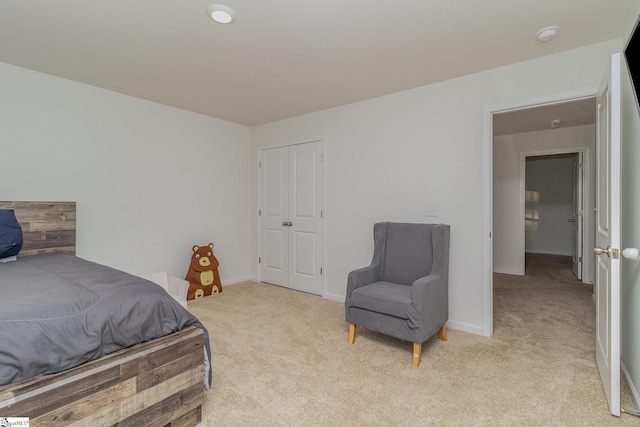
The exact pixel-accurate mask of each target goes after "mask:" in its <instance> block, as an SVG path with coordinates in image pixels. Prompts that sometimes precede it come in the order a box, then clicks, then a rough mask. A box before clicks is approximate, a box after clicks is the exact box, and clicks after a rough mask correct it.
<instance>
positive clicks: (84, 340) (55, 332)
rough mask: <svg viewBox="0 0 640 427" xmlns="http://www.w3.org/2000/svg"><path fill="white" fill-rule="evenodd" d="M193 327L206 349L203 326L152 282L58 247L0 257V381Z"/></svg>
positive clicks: (68, 364) (55, 368)
mask: <svg viewBox="0 0 640 427" xmlns="http://www.w3.org/2000/svg"><path fill="white" fill-rule="evenodd" d="M191 325H194V326H197V327H198V328H200V329H202V330H203V331H204V333H205V348H206V350H207V354H208V355H211V350H210V347H209V336H208V333H207V330H206V329H205V327H204V326H203V325H202V324H201V323H200V322H199V321H198V319H196V318H195V317H194V316H193V315H191V314H190V313H189V312H188V311H187V310H185V309H184V308H183V307H182V306H181V305H180V304H179V303H178V302H177V301H175V300H174V299H173V298H172V297H170V296H169V294H167V293H166V292H165V290H164V289H162V288H161V287H160V286H158V285H156V284H155V283H153V282H150V281H148V280H144V279H141V278H139V277H136V276H133V275H130V274H127V273H124V272H122V271H119V270H115V269H113V268H110V267H106V266H103V265H100V264H95V263H93V262H89V261H86V260H83V259H81V258H77V257H75V256H72V255H68V254H62V253H55V254H46V255H33V256H26V257H22V258H18V260H17V261H13V262H8V263H0V386H1V385H5V384H10V383H14V382H18V381H21V380H25V379H28V378H31V377H34V376H36V375H39V374H50V373H55V372H60V371H62V370H65V369H69V368H72V367H74V366H77V365H80V364H81V363H83V362H86V361H88V360H91V359H96V358H98V357H100V356H103V355H105V354H107V353H111V352H113V351H116V350H119V349H122V348H124V347H129V346H131V345H134V344H138V343H141V342H143V341H148V340H150V339H153V338H157V337H161V336H163V335H167V334H170V333H172V332H176V331H179V330H181V329H183V328H185V327H187V326H191ZM206 362H210V360H207V361H206ZM205 365H210V364H209V363H205ZM207 377H208V378H207V379H206V380H205V385H207V386H208V385H210V384H211V372H210V370H209V372H208V375H207ZM207 388H208V387H207Z"/></svg>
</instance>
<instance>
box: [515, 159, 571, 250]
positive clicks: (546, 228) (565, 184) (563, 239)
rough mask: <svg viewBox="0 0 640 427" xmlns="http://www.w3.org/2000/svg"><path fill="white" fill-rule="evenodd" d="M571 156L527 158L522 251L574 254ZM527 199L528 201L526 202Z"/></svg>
mask: <svg viewBox="0 0 640 427" xmlns="http://www.w3.org/2000/svg"><path fill="white" fill-rule="evenodd" d="M575 157H577V156H576V155H573V156H561V157H557V156H552V157H551V158H548V157H546V156H545V157H533V158H530V157H528V158H527V161H526V166H525V168H526V172H525V191H526V192H527V193H528V194H530V195H531V197H529V198H527V197H525V239H524V243H525V245H524V247H525V252H532V253H540V254H554V255H569V256H571V255H572V254H573V227H572V223H571V222H569V221H568V219H570V218H572V216H573V162H574V161H575ZM529 199H530V200H529Z"/></svg>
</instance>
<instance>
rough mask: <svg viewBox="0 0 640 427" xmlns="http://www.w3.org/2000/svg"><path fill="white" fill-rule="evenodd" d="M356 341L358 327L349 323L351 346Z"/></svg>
mask: <svg viewBox="0 0 640 427" xmlns="http://www.w3.org/2000/svg"><path fill="white" fill-rule="evenodd" d="M355 340H356V325H354V324H353V323H349V344H353V343H354V342H355Z"/></svg>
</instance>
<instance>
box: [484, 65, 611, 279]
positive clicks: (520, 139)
mask: <svg viewBox="0 0 640 427" xmlns="http://www.w3.org/2000/svg"><path fill="white" fill-rule="evenodd" d="M605 60H606V59H605ZM602 73H604V71H602ZM594 146H595V125H585V126H574V127H569V128H558V129H549V130H543V131H537V132H526V133H520V134H513V135H500V136H496V137H494V138H493V271H494V272H496V273H505V274H518V275H522V274H524V248H525V241H524V230H523V229H522V227H523V225H524V224H523V220H522V205H521V203H522V202H521V200H522V195H521V191H522V187H521V183H520V178H521V176H522V170H521V167H522V156H523V153H541V152H544V151H551V150H559V149H561V150H569V151H570V150H573V149H578V148H581V147H591V148H592V150H591V154H594V150H593V148H594ZM594 159H595V157H594V155H591V156H590V163H591V168H590V170H591V171H594V170H595V168H594V165H595V163H594ZM591 175H592V176H591V181H593V176H594V174H593V173H592V174H591ZM591 188H592V189H593V188H595V187H594V183H593V182H592V185H591ZM591 200H592V201H593V200H595V199H594V198H593V197H592V198H591ZM585 212H588V213H591V212H593V208H592V207H591V206H589V207H587V208H586V209H585ZM589 245H590V243H589V242H585V247H589ZM585 256H586V254H585ZM589 256H591V255H589Z"/></svg>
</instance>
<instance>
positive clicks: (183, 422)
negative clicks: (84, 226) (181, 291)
mask: <svg viewBox="0 0 640 427" xmlns="http://www.w3.org/2000/svg"><path fill="white" fill-rule="evenodd" d="M0 209H13V210H14V211H15V215H16V218H17V219H18V222H19V223H20V225H21V227H22V231H23V238H24V246H23V248H22V250H21V251H20V254H19V256H18V259H17V260H16V261H12V262H8V263H3V264H0V304H2V305H3V308H2V310H0V416H1V417H29V418H30V425H31V426H48V425H61V424H64V425H86V426H102V425H116V424H117V425H119V426H123V425H132V426H133V425H135V426H142V425H144V426H149V425H153V426H155V425H158V426H172V427H175V426H193V425H196V424H197V423H199V422H200V420H201V417H202V403H203V401H204V389H205V386H206V387H207V388H208V386H209V385H210V384H211V373H210V370H208V372H207V373H206V374H205V369H206V368H207V367H208V366H210V360H209V357H208V356H207V355H210V354H211V352H210V348H209V340H208V334H207V330H206V329H205V328H204V326H203V325H202V324H201V323H200V322H199V321H198V319H196V318H195V317H194V316H193V315H191V314H190V313H189V312H188V311H187V310H185V309H184V308H183V307H182V306H181V305H180V304H179V303H178V302H177V301H175V300H174V299H173V298H172V297H170V296H169V295H168V294H167V293H166V291H164V290H163V289H162V288H161V287H160V286H158V285H156V284H154V283H153V282H150V281H147V280H144V279H141V278H138V277H136V276H132V275H130V274H127V273H124V272H121V271H118V270H115V269H112V268H110V267H107V266H103V265H99V264H95V263H92V262H89V261H86V260H83V259H81V258H78V257H75V218H76V216H75V215H76V212H75V203H72V202H69V203H59V202H0ZM205 349H206V351H205Z"/></svg>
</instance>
